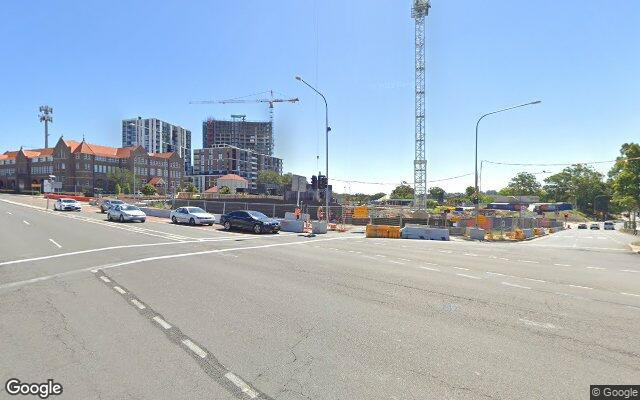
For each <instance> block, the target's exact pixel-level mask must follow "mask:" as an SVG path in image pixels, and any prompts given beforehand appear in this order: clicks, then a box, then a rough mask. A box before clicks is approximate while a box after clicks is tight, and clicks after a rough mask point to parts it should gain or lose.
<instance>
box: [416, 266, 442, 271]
mask: <svg viewBox="0 0 640 400" xmlns="http://www.w3.org/2000/svg"><path fill="white" fill-rule="evenodd" d="M420 268H422V269H427V270H429V271H436V272H440V270H439V269H438V268H429V267H420Z"/></svg>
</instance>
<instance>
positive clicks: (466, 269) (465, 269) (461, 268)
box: [453, 267, 469, 271]
mask: <svg viewBox="0 0 640 400" xmlns="http://www.w3.org/2000/svg"><path fill="white" fill-rule="evenodd" d="M453 268H455V269H459V270H461V271H468V270H469V268H463V267H453Z"/></svg>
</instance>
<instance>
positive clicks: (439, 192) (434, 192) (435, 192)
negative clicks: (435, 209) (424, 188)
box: [429, 186, 446, 204]
mask: <svg viewBox="0 0 640 400" xmlns="http://www.w3.org/2000/svg"><path fill="white" fill-rule="evenodd" d="M429 194H430V195H431V197H432V198H434V199H435V200H436V201H437V202H438V203H439V204H442V203H444V195H445V194H446V193H445V191H444V189H442V188H440V187H437V186H434V187H432V188H430V189H429Z"/></svg>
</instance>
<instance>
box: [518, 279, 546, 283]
mask: <svg viewBox="0 0 640 400" xmlns="http://www.w3.org/2000/svg"><path fill="white" fill-rule="evenodd" d="M522 279H526V280H528V281H532V282H542V283H546V282H547V281H543V280H542V279H534V278H522Z"/></svg>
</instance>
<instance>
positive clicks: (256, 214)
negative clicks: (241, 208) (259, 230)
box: [247, 211, 269, 219]
mask: <svg viewBox="0 0 640 400" xmlns="http://www.w3.org/2000/svg"><path fill="white" fill-rule="evenodd" d="M247 213H248V214H249V215H251V216H252V217H253V218H255V219H269V217H267V216H266V215H264V214H263V213H261V212H259V211H247Z"/></svg>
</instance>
